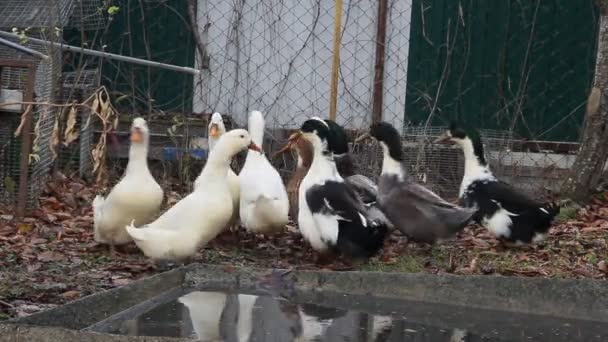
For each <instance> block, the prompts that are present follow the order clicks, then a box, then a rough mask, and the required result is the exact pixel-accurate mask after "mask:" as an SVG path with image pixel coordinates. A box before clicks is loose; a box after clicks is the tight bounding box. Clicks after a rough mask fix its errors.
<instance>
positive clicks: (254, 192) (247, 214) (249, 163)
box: [239, 111, 289, 234]
mask: <svg viewBox="0 0 608 342" xmlns="http://www.w3.org/2000/svg"><path fill="white" fill-rule="evenodd" d="M249 133H250V134H251V139H252V140H253V142H254V143H255V144H256V145H258V146H262V141H263V139H264V116H263V115H262V113H261V112H259V111H252V112H251V114H250V115H249ZM239 180H240V182H241V202H240V218H241V223H242V224H243V225H244V226H245V227H246V228H247V230H249V231H251V232H254V233H262V234H268V233H274V232H277V231H279V230H281V229H282V228H283V227H285V225H286V224H287V221H288V220H289V217H288V216H289V199H288V198H287V190H285V185H284V184H283V180H282V179H281V176H280V175H279V173H278V172H277V170H276V169H275V168H274V167H273V166H272V165H271V164H270V162H269V161H268V159H267V158H266V156H265V155H264V154H263V153H261V152H257V151H249V152H248V153H247V159H245V165H243V169H242V170H241V172H240V174H239Z"/></svg>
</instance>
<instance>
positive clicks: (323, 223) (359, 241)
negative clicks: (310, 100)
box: [294, 117, 388, 259]
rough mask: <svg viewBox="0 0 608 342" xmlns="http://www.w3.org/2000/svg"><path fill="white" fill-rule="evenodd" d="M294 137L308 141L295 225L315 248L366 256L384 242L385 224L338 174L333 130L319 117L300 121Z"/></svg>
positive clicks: (369, 255)
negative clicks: (308, 161) (310, 154)
mask: <svg viewBox="0 0 608 342" xmlns="http://www.w3.org/2000/svg"><path fill="white" fill-rule="evenodd" d="M294 138H295V139H305V140H307V141H308V142H309V143H310V144H311V145H312V150H313V159H312V164H311V165H310V169H309V170H308V172H307V173H306V176H305V177H304V179H302V183H301V184H300V189H299V190H298V193H299V200H298V202H299V212H298V227H299V228H300V232H301V233H302V235H303V236H304V238H305V239H306V240H307V241H308V242H309V243H310V244H311V246H312V247H313V248H314V249H315V250H317V251H318V252H321V253H323V252H326V251H328V250H332V251H335V252H338V253H340V254H342V255H345V256H347V257H351V258H356V259H360V258H369V257H371V256H373V255H374V254H376V253H377V252H378V251H379V250H380V249H381V248H382V246H383V244H384V238H385V236H386V233H387V230H388V227H387V225H386V223H383V222H379V221H377V220H374V219H372V218H371V217H370V216H369V213H368V209H367V208H366V207H365V205H364V203H363V202H362V201H361V199H360V198H359V196H358V195H357V194H356V192H355V191H354V189H353V188H352V187H350V186H349V185H347V184H346V183H345V181H344V179H343V178H342V176H340V174H339V172H338V168H337V167H336V162H335V160H334V155H335V154H336V152H339V149H340V146H339V145H338V144H336V135H335V132H334V131H333V130H332V129H331V125H329V124H328V123H327V122H325V121H324V120H322V119H320V118H316V117H314V118H311V119H309V120H307V121H305V122H304V124H302V127H301V129H300V132H299V133H298V134H296V136H295V137H294Z"/></svg>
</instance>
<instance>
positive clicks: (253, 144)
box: [247, 141, 264, 153]
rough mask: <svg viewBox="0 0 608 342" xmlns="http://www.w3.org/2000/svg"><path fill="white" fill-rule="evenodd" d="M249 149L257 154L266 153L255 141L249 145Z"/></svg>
mask: <svg viewBox="0 0 608 342" xmlns="http://www.w3.org/2000/svg"><path fill="white" fill-rule="evenodd" d="M247 148H248V149H250V150H254V151H256V152H260V153H264V151H263V150H262V149H261V148H260V146H258V145H256V144H255V143H254V142H253V141H252V142H250V143H249V145H247Z"/></svg>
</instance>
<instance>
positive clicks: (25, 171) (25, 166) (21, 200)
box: [15, 64, 36, 220]
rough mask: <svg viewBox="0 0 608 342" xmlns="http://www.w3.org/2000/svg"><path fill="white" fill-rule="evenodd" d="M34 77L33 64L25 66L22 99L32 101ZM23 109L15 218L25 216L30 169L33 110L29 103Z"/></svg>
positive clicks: (34, 69)
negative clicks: (25, 75)
mask: <svg viewBox="0 0 608 342" xmlns="http://www.w3.org/2000/svg"><path fill="white" fill-rule="evenodd" d="M35 78H36V67H35V65H34V64H28V66H27V83H26V86H25V89H24V91H23V101H24V102H33V101H34V81H35ZM23 110H24V111H27V112H26V113H25V117H24V118H23V120H24V121H23V127H22V128H21V139H22V140H21V141H22V142H21V160H20V164H19V190H18V191H19V192H18V193H17V210H16V212H15V214H16V218H17V220H21V219H22V218H23V217H24V216H25V207H26V206H27V197H28V193H29V191H28V176H29V169H30V152H31V151H32V117H33V110H31V109H30V105H24V106H23Z"/></svg>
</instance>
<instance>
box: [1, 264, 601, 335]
mask: <svg viewBox="0 0 608 342" xmlns="http://www.w3.org/2000/svg"><path fill="white" fill-rule="evenodd" d="M272 272H273V271H272V270H268V269H251V268H242V269H238V268H227V267H223V266H213V265H198V264H193V265H189V266H187V267H183V268H179V269H175V270H172V271H170V272H166V273H162V274H158V275H156V276H153V277H149V278H146V279H142V280H139V281H137V282H134V283H131V284H129V285H126V286H123V287H121V288H117V289H113V290H109V291H104V292H101V293H97V294H93V295H91V296H88V297H85V298H82V299H80V300H77V301H74V302H72V303H69V304H66V305H63V306H61V307H57V308H53V309H50V310H48V311H44V312H41V313H38V314H34V315H31V316H29V317H25V318H22V319H17V320H13V321H9V322H7V324H3V325H0V341H19V342H21V341H62V342H68V341H154V342H156V341H185V340H186V339H179V338H165V337H133V336H118V335H110V334H99V333H94V332H92V331H91V330H94V331H100V330H97V329H96V327H100V329H101V331H103V325H104V324H105V323H104V322H112V321H114V322H116V321H124V319H126V313H125V310H127V309H129V310H131V311H133V308H134V307H135V308H137V310H139V311H141V310H146V308H149V307H150V305H152V304H154V303H155V301H157V302H158V301H159V299H158V298H159V296H161V295H163V294H165V295H166V294H171V293H180V291H185V290H189V289H197V290H209V289H214V288H215V289H222V291H224V290H225V291H230V290H232V291H238V292H240V291H257V292H260V291H262V292H264V291H266V292H268V291H270V293H271V294H272V295H273V296H282V297H285V298H287V299H294V302H300V303H313V302H316V303H330V304H331V307H335V308H343V309H345V310H355V311H356V310H360V311H361V312H365V310H366V308H369V307H370V305H375V304H378V303H381V304H382V305H381V306H382V307H383V308H384V309H386V310H385V311H386V312H379V313H380V314H385V315H390V314H391V312H396V311H395V310H399V309H401V310H403V309H404V308H405V309H407V312H408V313H407V314H408V316H410V317H417V316H418V317H421V318H422V319H423V320H424V321H425V322H426V323H432V324H433V325H434V326H440V327H443V326H445V327H447V328H449V327H451V326H452V327H453V326H466V325H467V324H470V323H471V321H477V322H481V323H482V325H483V328H484V330H485V329H489V330H504V332H505V334H507V333H509V327H505V326H504V322H505V321H507V320H510V321H512V322H513V324H519V322H526V321H528V322H529V321H535V319H534V317H533V316H531V315H537V316H535V317H540V316H542V317H546V319H543V324H544V325H543V324H540V323H538V324H536V326H535V327H534V329H539V331H540V332H541V333H542V331H550V328H551V326H553V325H555V326H557V325H564V324H562V323H563V322H565V321H564V320H571V321H569V322H570V323H572V322H574V325H575V326H578V327H579V328H580V327H583V326H588V327H589V329H588V330H590V331H597V329H598V326H599V327H603V324H605V323H608V287H607V286H606V285H608V283H607V282H606V281H595V280H560V279H533V278H515V277H499V276H454V275H430V274H397V273H376V272H318V271H293V272H287V273H286V275H285V276H284V277H279V276H276V275H277V274H279V273H281V272H277V271H276V270H275V273H272ZM271 273H272V274H274V275H273V276H271V277H269V274H271ZM261 280H264V281H265V283H266V284H268V282H270V283H272V284H273V285H274V286H271V287H268V286H264V285H263V284H262V283H264V282H261ZM355 299H356V301H355ZM137 310H135V311H137ZM484 310H485V311H484ZM380 311H382V310H380ZM497 311H500V312H497ZM429 312H432V313H433V314H432V315H429ZM468 312H470V313H468ZM486 312H488V313H489V312H492V313H491V315H490V314H487V313H486ZM131 313H132V312H131ZM460 313H462V314H460ZM465 313H466V314H465ZM526 315H528V316H526ZM538 315H540V316H538ZM414 321H415V319H414ZM607 326H608V325H607ZM85 328H88V329H85ZM106 328H107V327H106ZM85 330H86V331H85ZM600 330H602V329H601V328H600ZM106 331H114V330H106Z"/></svg>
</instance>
